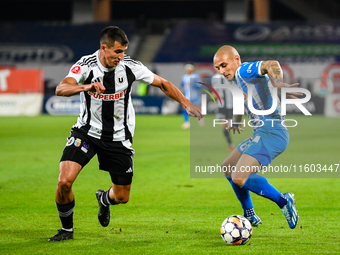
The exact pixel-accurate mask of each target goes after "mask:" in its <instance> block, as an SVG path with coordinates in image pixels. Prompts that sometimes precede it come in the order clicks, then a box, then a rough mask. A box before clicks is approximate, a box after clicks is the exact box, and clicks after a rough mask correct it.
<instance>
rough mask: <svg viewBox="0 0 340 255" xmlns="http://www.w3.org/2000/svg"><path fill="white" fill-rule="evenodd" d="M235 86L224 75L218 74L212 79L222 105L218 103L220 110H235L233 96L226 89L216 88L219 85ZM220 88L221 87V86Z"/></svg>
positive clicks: (212, 84)
mask: <svg viewBox="0 0 340 255" xmlns="http://www.w3.org/2000/svg"><path fill="white" fill-rule="evenodd" d="M223 84H227V85H233V84H235V83H233V82H232V81H228V80H227V79H226V78H225V77H224V76H223V75H220V74H218V73H216V74H215V75H213V76H212V77H211V86H212V87H213V88H214V89H216V91H217V93H218V94H219V96H220V98H221V101H222V105H220V103H218V104H217V105H218V107H219V108H227V109H232V108H233V95H232V94H231V92H230V91H229V89H224V88H217V87H216V86H218V85H223ZM219 87H220V86H219Z"/></svg>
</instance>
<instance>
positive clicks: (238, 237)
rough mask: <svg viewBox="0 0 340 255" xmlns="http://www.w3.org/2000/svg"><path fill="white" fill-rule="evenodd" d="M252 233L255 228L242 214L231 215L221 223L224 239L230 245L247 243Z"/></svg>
mask: <svg viewBox="0 0 340 255" xmlns="http://www.w3.org/2000/svg"><path fill="white" fill-rule="evenodd" d="M252 234H253V228H252V226H251V224H250V222H249V220H247V219H246V218H245V217H243V216H241V215H231V216H230V217H228V218H226V219H225V220H224V221H223V223H222V225H221V236H222V239H223V241H224V242H225V243H226V244H228V245H241V244H245V243H247V242H248V241H249V239H250V238H251V235H252Z"/></svg>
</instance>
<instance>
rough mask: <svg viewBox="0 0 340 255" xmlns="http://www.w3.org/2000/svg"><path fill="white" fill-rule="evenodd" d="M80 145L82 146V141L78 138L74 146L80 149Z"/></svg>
mask: <svg viewBox="0 0 340 255" xmlns="http://www.w3.org/2000/svg"><path fill="white" fill-rule="evenodd" d="M80 145H81V139H79V138H77V139H76V140H75V141H74V146H76V147H79V146H80Z"/></svg>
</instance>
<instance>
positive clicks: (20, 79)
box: [0, 68, 44, 94]
mask: <svg viewBox="0 0 340 255" xmlns="http://www.w3.org/2000/svg"><path fill="white" fill-rule="evenodd" d="M4 93H6V94H8V93H12V94H22V93H24V94H25V93H44V73H43V70H41V69H17V68H0V94H4Z"/></svg>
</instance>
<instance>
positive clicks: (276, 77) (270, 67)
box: [261, 60, 302, 98]
mask: <svg viewBox="0 0 340 255" xmlns="http://www.w3.org/2000/svg"><path fill="white" fill-rule="evenodd" d="M261 74H262V75H265V74H268V76H269V77H270V79H271V80H272V81H273V82H274V84H275V86H276V87H277V88H278V90H280V91H281V88H283V87H286V88H291V87H296V86H298V85H299V83H294V84H287V83H284V82H283V72H282V69H281V66H280V64H279V62H278V61H276V60H268V61H262V63H261ZM301 95H302V94H301V93H287V96H289V97H291V98H297V97H296V96H301Z"/></svg>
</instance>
